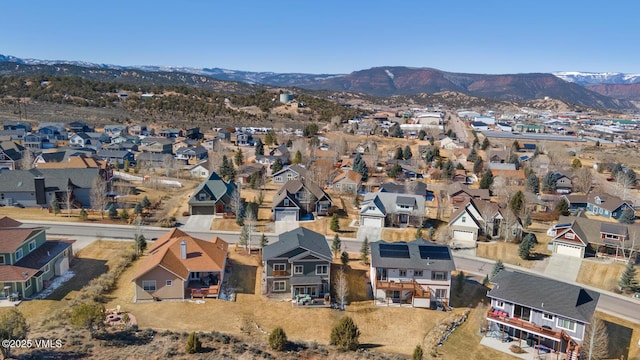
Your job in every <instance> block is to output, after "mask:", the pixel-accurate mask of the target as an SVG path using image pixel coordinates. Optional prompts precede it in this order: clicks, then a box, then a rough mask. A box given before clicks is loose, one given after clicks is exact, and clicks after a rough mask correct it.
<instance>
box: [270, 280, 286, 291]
mask: <svg viewBox="0 0 640 360" xmlns="http://www.w3.org/2000/svg"><path fill="white" fill-rule="evenodd" d="M286 285H287V282H286V281H274V282H273V291H274V292H282V291H285V290H286V289H285V288H286Z"/></svg>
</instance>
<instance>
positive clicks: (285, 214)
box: [276, 211, 297, 221]
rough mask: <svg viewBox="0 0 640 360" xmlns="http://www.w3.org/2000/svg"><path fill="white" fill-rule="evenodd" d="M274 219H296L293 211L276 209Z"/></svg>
mask: <svg viewBox="0 0 640 360" xmlns="http://www.w3.org/2000/svg"><path fill="white" fill-rule="evenodd" d="M276 221H297V220H296V212H295V211H278V212H277V213H276Z"/></svg>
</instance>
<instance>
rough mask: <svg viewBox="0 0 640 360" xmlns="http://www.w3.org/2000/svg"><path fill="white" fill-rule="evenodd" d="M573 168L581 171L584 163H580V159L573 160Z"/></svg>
mask: <svg viewBox="0 0 640 360" xmlns="http://www.w3.org/2000/svg"><path fill="white" fill-rule="evenodd" d="M571 167H572V168H573V169H574V170H577V169H580V168H581V167H582V161H580V159H578V158H575V159H573V161H572V162H571Z"/></svg>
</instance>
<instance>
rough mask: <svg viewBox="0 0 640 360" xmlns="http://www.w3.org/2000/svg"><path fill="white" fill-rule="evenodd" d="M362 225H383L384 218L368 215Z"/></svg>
mask: <svg viewBox="0 0 640 360" xmlns="http://www.w3.org/2000/svg"><path fill="white" fill-rule="evenodd" d="M362 220H363V221H362V226H367V227H382V219H380V218H373V217H366V218H363V219H362Z"/></svg>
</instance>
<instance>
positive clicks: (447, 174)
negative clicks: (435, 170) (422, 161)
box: [442, 159, 455, 179]
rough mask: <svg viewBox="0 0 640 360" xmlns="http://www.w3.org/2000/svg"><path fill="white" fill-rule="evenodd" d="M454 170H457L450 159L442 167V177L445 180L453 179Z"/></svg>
mask: <svg viewBox="0 0 640 360" xmlns="http://www.w3.org/2000/svg"><path fill="white" fill-rule="evenodd" d="M454 170H455V168H454V167H453V161H451V159H448V160H447V162H445V163H444V165H443V166H442V176H443V177H444V178H445V179H451V178H452V177H453V172H454Z"/></svg>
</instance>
